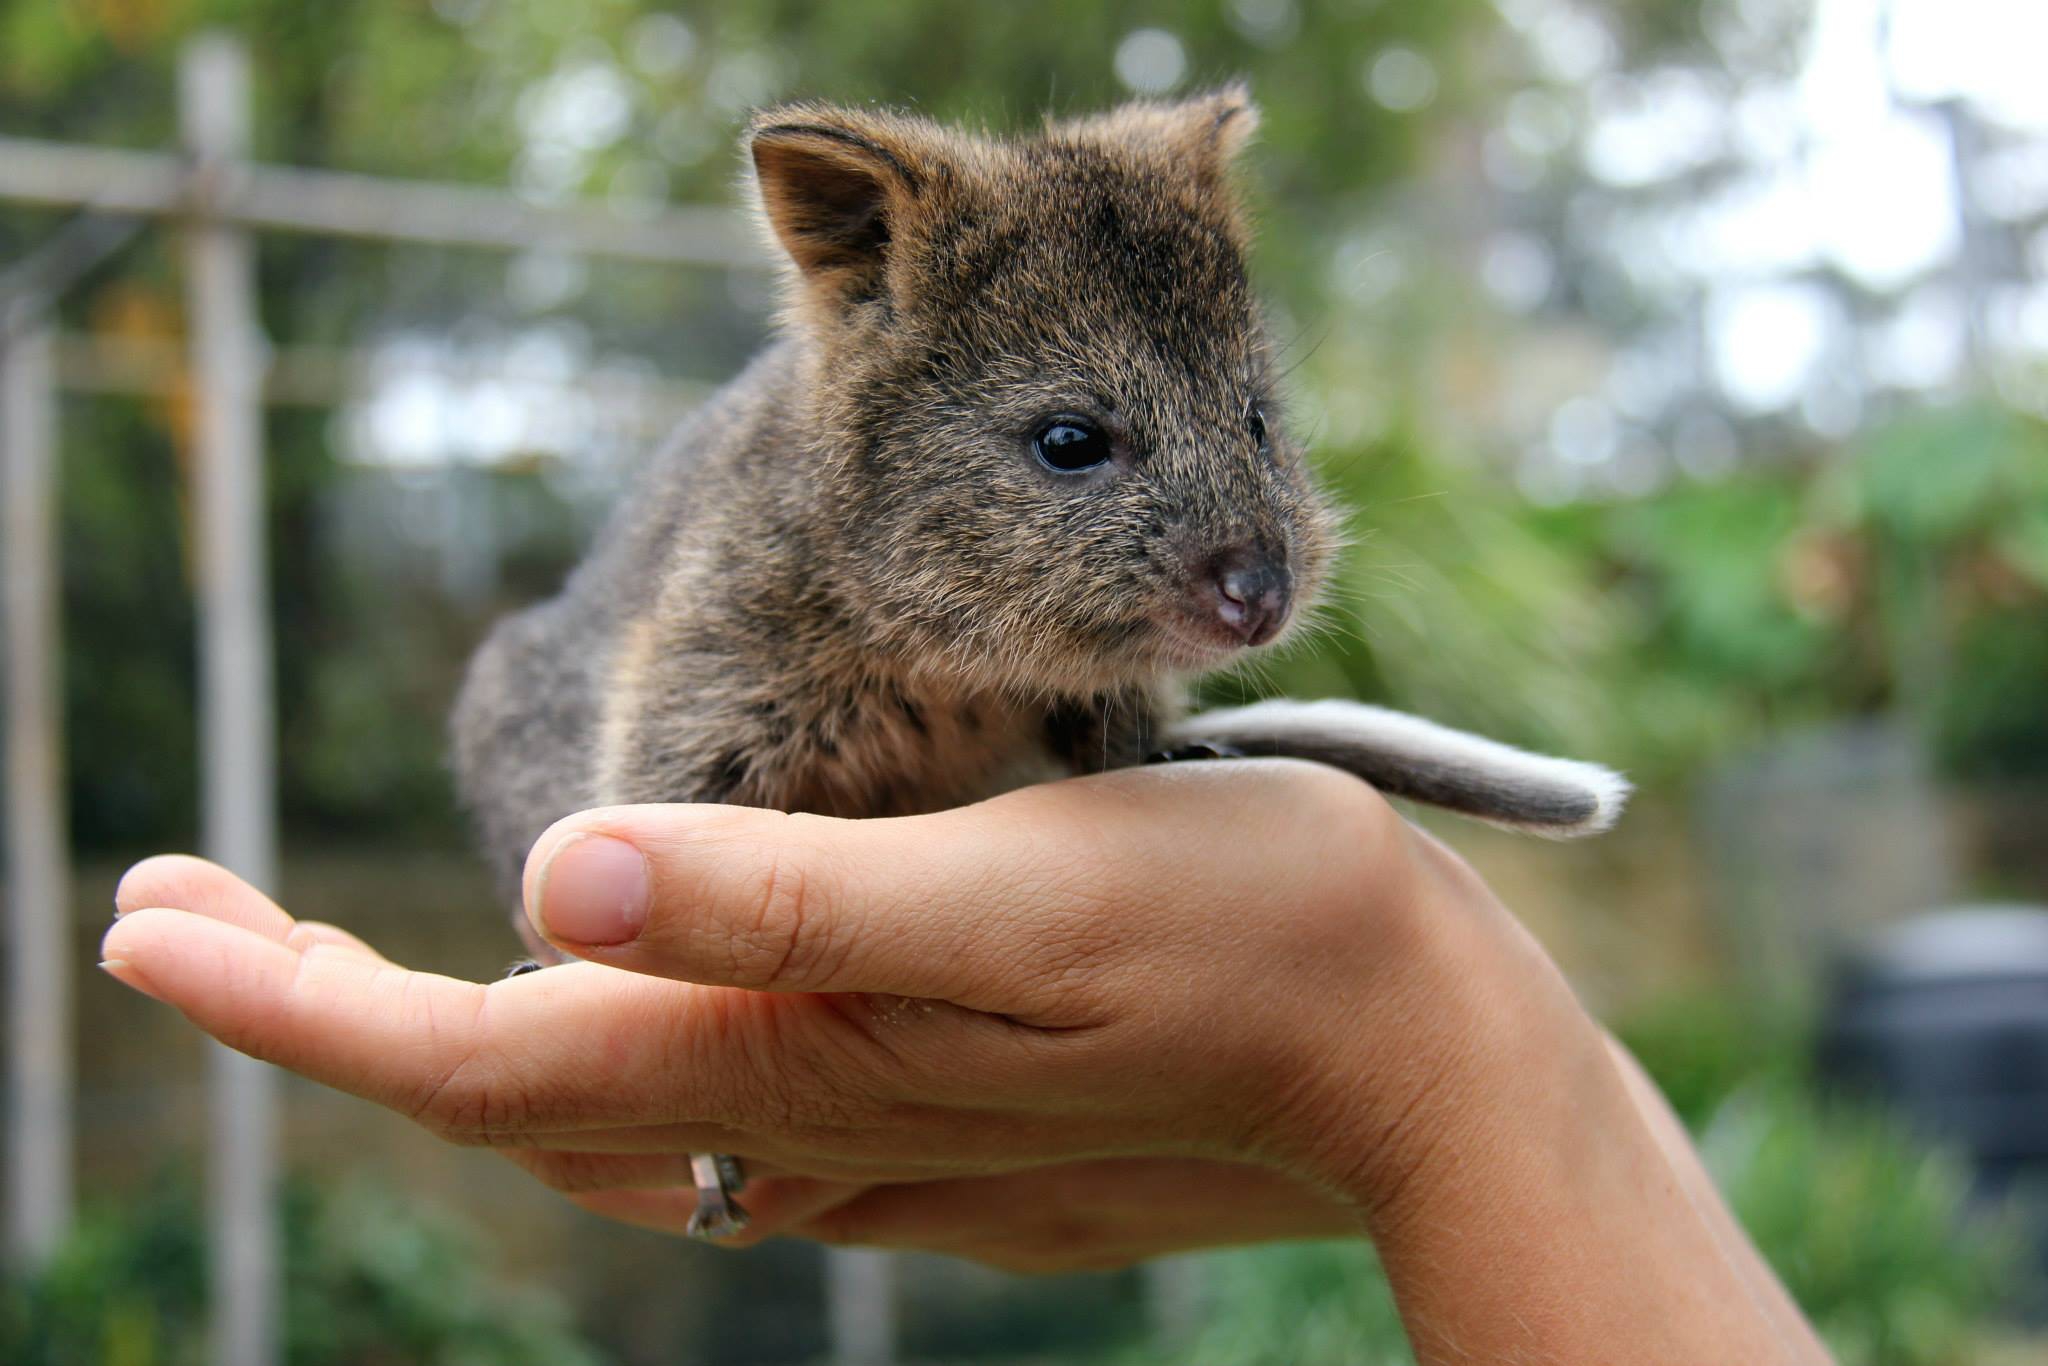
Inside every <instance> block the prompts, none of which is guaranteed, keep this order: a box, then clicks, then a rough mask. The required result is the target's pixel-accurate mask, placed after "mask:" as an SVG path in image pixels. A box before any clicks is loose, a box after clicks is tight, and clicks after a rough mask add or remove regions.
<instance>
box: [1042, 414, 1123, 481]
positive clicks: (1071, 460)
mask: <svg viewBox="0 0 2048 1366" xmlns="http://www.w3.org/2000/svg"><path fill="white" fill-rule="evenodd" d="M1031 449H1032V451H1033V453H1035V454H1036V455H1037V456H1038V458H1039V460H1040V461H1041V462H1042V463H1043V464H1044V465H1045V467H1046V468H1047V469H1050V470H1058V471H1059V472H1060V473H1061V474H1079V473H1080V472H1081V471H1082V470H1092V469H1094V468H1095V467H1096V466H1097V465H1106V464H1108V463H1109V458H1110V455H1111V454H1112V452H1111V450H1110V445H1109V438H1108V437H1107V436H1105V435H1104V434H1103V431H1102V429H1101V428H1100V427H1098V426H1096V425H1095V424H1094V423H1092V422H1088V421H1086V420H1084V419H1082V418H1078V417H1056V418H1054V419H1053V420H1052V421H1050V422H1048V423H1046V424H1045V425H1044V426H1043V427H1040V428H1039V429H1038V433H1037V435H1035V436H1033V437H1032V438H1031Z"/></svg>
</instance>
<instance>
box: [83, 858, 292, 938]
mask: <svg viewBox="0 0 2048 1366" xmlns="http://www.w3.org/2000/svg"><path fill="white" fill-rule="evenodd" d="M151 906H175V907H177V908H179V909H181V910H185V911H189V912H191V913H192V914H193V915H203V916H206V917H207V918H209V919H212V920H218V921H221V922H223V923H225V924H229V925H238V926H240V927H241V928H242V929H245V930H248V931H249V932H251V933H252V934H260V935H262V936H263V937H264V938H265V939H273V940H276V941H277V942H279V943H283V942H284V939H285V936H286V935H288V934H290V933H291V931H292V926H293V924H294V923H295V922H294V921H293V920H292V918H291V916H289V915H287V914H286V913H285V911H284V909H283V908H282V907H281V906H279V905H278V904H277V903H276V902H275V901H272V900H271V899H270V898H269V897H267V896H265V895H263V893H261V892H259V891H257V890H256V889H255V888H254V887H252V886H250V885H249V884H248V883H246V882H244V881H243V880H242V879H240V878H238V877H236V876H235V875H234V874H233V873H231V872H229V871H228V870H227V869H225V868H223V867H221V866H220V865H219V864H217V863H209V862H207V861H206V860H205V859H203V858H194V857H193V856H192V855H190V854H158V855H157V856H156V857H154V858H146V859H144V860H143V861H142V862H140V863H138V864H136V865H135V866H134V867H133V868H130V869H129V870H128V871H127V872H126V873H125V874H123V875H122V877H121V885H120V886H118V887H116V888H115V889H114V914H115V915H116V916H117V917H119V916H124V915H127V914H129V913H131V912H133V911H139V910H143V909H145V908H147V907H151Z"/></svg>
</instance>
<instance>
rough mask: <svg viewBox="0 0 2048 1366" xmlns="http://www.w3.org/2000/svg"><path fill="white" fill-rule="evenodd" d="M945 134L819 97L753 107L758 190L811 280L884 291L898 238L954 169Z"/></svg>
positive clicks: (845, 293) (859, 295) (840, 288)
mask: <svg viewBox="0 0 2048 1366" xmlns="http://www.w3.org/2000/svg"><path fill="white" fill-rule="evenodd" d="M943 139H944V134H943V133H941V132H940V130H938V129H937V128H934V127H932V126H931V125H928V124H926V123H924V122H923V121H921V120H918V119H911V118H905V117H902V116H899V115H891V114H881V113H867V112H863V111H855V110H847V109H837V108H832V107H829V106H822V105H787V106H784V107H782V108H779V109H771V110H767V111H766V112H764V113H761V114H759V115H757V116H756V117H755V119H754V121H753V123H752V125H751V126H750V127H749V128H748V130H747V149H748V152H749V153H750V154H751V156H752V158H753V164H754V177H753V179H754V190H755V195H756V197H757V199H758V202H759V204H760V208H761V214H762V217H763V218H764V219H765V220H766V222H767V224H768V227H769V228H770V230H771V231H773V233H774V234H775V240H776V241H777V242H778V243H779V244H780V245H781V247H782V249H783V251H785V252H786V253H788V255H789V259H790V260H791V261H792V262H794V263H795V265H796V267H797V269H798V271H799V272H801V274H802V276H803V278H804V281H805V283H806V284H808V285H810V286H812V287H813V288H814V289H815V290H817V291H819V292H821V293H823V294H824V295H825V296H826V297H827V298H829V299H833V300H836V301H838V302H840V303H849V302H857V301H859V300H861V299H866V298H873V297H876V296H877V295H879V294H880V292H881V290H882V288H883V285H884V272H885V270H886V268H887V265H888V257H889V250H890V246H891V244H892V243H893V242H895V241H896V240H898V239H899V238H901V237H902V236H903V235H904V234H905V231H906V229H907V228H909V227H910V226H911V224H912V222H913V220H915V219H916V217H917V216H918V215H919V214H920V212H921V211H923V210H924V209H925V208H926V206H927V203H928V201H929V199H930V198H931V197H932V195H933V194H934V193H935V191H938V190H941V189H943V188H944V186H943V184H942V183H941V182H945V181H947V180H950V178H951V167H950V164H949V161H948V158H947V157H946V154H945V150H944V146H943Z"/></svg>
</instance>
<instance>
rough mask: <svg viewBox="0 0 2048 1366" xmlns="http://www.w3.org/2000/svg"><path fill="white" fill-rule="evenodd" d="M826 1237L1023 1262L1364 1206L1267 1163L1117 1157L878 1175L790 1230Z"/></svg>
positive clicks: (1305, 1223)
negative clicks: (913, 1177)
mask: <svg viewBox="0 0 2048 1366" xmlns="http://www.w3.org/2000/svg"><path fill="white" fill-rule="evenodd" d="M790 1231H791V1232H792V1233H794V1234H796V1235H797V1236H799V1237H805V1238H812V1239H815V1240H816V1241H818V1242H824V1243H834V1244H853V1245H860V1246H868V1247H894V1248H923V1249H929V1250H933V1251H954V1252H959V1253H962V1254H963V1255H968V1256H973V1257H976V1258H978V1259H981V1260H984V1261H991V1262H995V1263H997V1264H999V1265H1004V1266H1010V1267H1013V1268H1014V1269H1018V1270H1053V1269H1064V1270H1074V1269H1079V1268H1082V1267H1085V1266H1090V1265H1101V1266H1112V1265H1121V1264H1123V1263H1126V1262H1129V1261H1132V1260H1135V1259H1137V1258H1140V1257H1145V1256H1153V1255H1158V1254H1161V1253H1169V1252H1177V1251H1185V1250H1187V1249H1191V1248H1198V1247H1209V1246H1214V1245H1216V1244H1219V1243H1258V1242H1271V1241H1275V1240H1281V1239H1295V1238H1318V1237H1324V1238H1327V1237H1343V1236H1350V1235H1354V1234H1356V1232H1357V1223H1356V1220H1355V1217H1354V1215H1353V1214H1352V1212H1351V1211H1350V1210H1348V1209H1347V1208H1346V1207H1344V1206H1343V1205H1341V1204H1339V1203H1337V1202H1335V1201H1332V1200H1330V1199H1329V1198H1327V1197H1326V1196H1324V1195H1323V1194H1322V1193H1321V1192H1319V1191H1316V1190H1315V1189H1313V1188H1311V1187H1309V1186H1306V1185H1304V1184H1302V1183H1300V1182H1298V1181H1295V1180H1293V1179H1291V1178H1289V1177H1286V1176H1283V1175H1281V1174H1280V1173H1278V1172H1274V1171H1269V1170H1266V1169H1264V1168H1259V1167H1250V1166H1242V1165H1237V1164H1233V1163H1224V1162H1212V1161H1204V1160H1200V1159H1165V1158H1107V1159H1100V1160H1096V1161H1086V1162H1073V1163H1065V1164H1061V1165H1058V1166H1050V1167H1037V1168H1032V1169H1029V1170H1024V1171H1016V1172H1006V1173H999V1174H995V1175H986V1176H971V1177H954V1178H946V1179H941V1180H934V1181H913V1182H903V1183H900V1184H882V1185H876V1186H874V1187H872V1188H870V1189H868V1190H866V1191H864V1192H863V1193H862V1194H861V1195H860V1196H859V1197H858V1198H856V1199H853V1200H849V1201H846V1202H844V1203H842V1204H839V1205H836V1206H834V1207H833V1208H832V1209H831V1210H829V1211H825V1212H822V1213H821V1214H819V1215H817V1216H814V1217H813V1218H812V1219H811V1220H810V1221H809V1222H807V1223H806V1224H804V1225H802V1226H800V1227H797V1228H794V1229H792V1230H790Z"/></svg>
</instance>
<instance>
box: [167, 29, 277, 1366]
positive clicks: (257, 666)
mask: <svg viewBox="0 0 2048 1366" xmlns="http://www.w3.org/2000/svg"><path fill="white" fill-rule="evenodd" d="M249 93H250V92H249V62H248V56H247V54H246V52H245V51H244V50H243V48H242V47H241V45H240V44H239V43H237V42H236V41H235V40H233V39H232V38H229V37H226V36H224V35H220V34H208V35H205V36H203V37H200V38H198V39H196V40H194V41H193V42H192V44H191V45H190V46H189V47H187V48H186V50H185V52H184V54H183V59H182V62H181V64H180V68H179V99H180V116H181V125H182V128H183V132H184V137H185V144H186V148H187V150H188V151H189V152H191V153H192V154H193V156H194V158H195V159H196V161H197V165H198V173H197V176H196V179H195V183H194V185H195V195H194V206H193V220H192V222H191V224H190V225H189V227H188V229H187V235H186V241H185V271H186V287H187V290H188V292H189V303H188V307H189V310H190V326H191V344H192V352H193V355H192V362H193V372H194V388H195V398H196V400H197V402H196V434H197V455H198V459H197V471H196V475H197V478H196V489H195V493H196V497H195V498H194V500H193V506H194V509H195V515H194V529H195V536H196V539H197V547H196V548H197V551H198V556H197V563H198V566H199V633H200V651H199V653H200V690H201V694H202V702H201V714H200V743H201V756H202V757H201V762H202V766H203V767H202V775H203V776H202V788H203V807H204V820H203V842H204V847H205V849H206V852H207V854H208V855H209V856H210V857H212V858H213V859H215V860H217V861H218V862H220V863H222V864H225V865H226V866H227V867H229V868H232V869H233V870H234V871H235V872H237V873H239V874H241V875H242V876H243V877H245V878H247V879H248V880H249V881H251V882H253V883H254V884H256V885H257V886H259V887H262V888H264V889H266V890H271V891H274V890H275V886H276V880H277V809H276V774H275V768H276V755H275V747H276V738H275V735H274V726H275V722H274V718H273V711H274V705H275V704H274V700H273V698H272V693H271V676H272V664H271V632H270V583H269V573H268V566H267V557H266V554H265V541H266V523H267V518H266V509H265V500H264V493H263V490H264V477H263V426H262V421H263V419H262V376H263V367H264V358H263V355H262V342H261V338H260V336H259V331H258V329H259V321H258V315H257V311H256V268H255V267H256V262H255V250H254V245H253V243H252V242H251V241H250V239H249V235H248V233H247V231H246V230H244V229H242V228H240V227H237V226H235V225H233V224H230V223H228V222H226V221H223V220H222V219H221V218H220V217H218V216H216V215H210V214H209V213H208V206H209V205H210V204H215V203H218V202H219V201H220V200H221V198H222V197H223V196H224V195H225V194H227V193H228V192H229V191H230V190H231V188H232V186H233V184H234V177H235V176H236V175H238V174H239V173H240V170H241V164H242V162H243V159H244V158H245V157H246V156H247V154H248V150H249V122H250V119H249ZM214 1047H215V1051H214V1053H213V1055H212V1065H211V1080H212V1105H211V1117H212V1128H211V1142H210V1145H209V1150H208V1161H209V1178H210V1180H209V1217H210V1233H211V1235H212V1240H211V1244H210V1255H211V1259H212V1261H211V1270H212V1295H213V1306H212V1309H213V1329H214V1360H215V1361H217V1362H219V1363H221V1366H271V1363H273V1362H274V1361H275V1360H276V1359H277V1342H278V1323H277V1316H278V1308H279V1305H280V1303H281V1300H282V1295H281V1293H280V1291H281V1279H282V1278H281V1276H280V1274H279V1272H280V1268H279V1256H278V1241H279V1240H278V1231H277V1227H276V1204H275V1194H276V1185H277V1096H276V1077H275V1074H274V1073H273V1072H272V1071H271V1069H270V1068H268V1067H267V1066H265V1065H264V1064H261V1063H258V1062H255V1061H253V1060H252V1059H249V1058H246V1057H244V1056H242V1055H241V1054H238V1053H233V1052H230V1051H228V1050H227V1049H225V1048H220V1047H219V1046H218V1045H215V1046H214Z"/></svg>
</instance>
